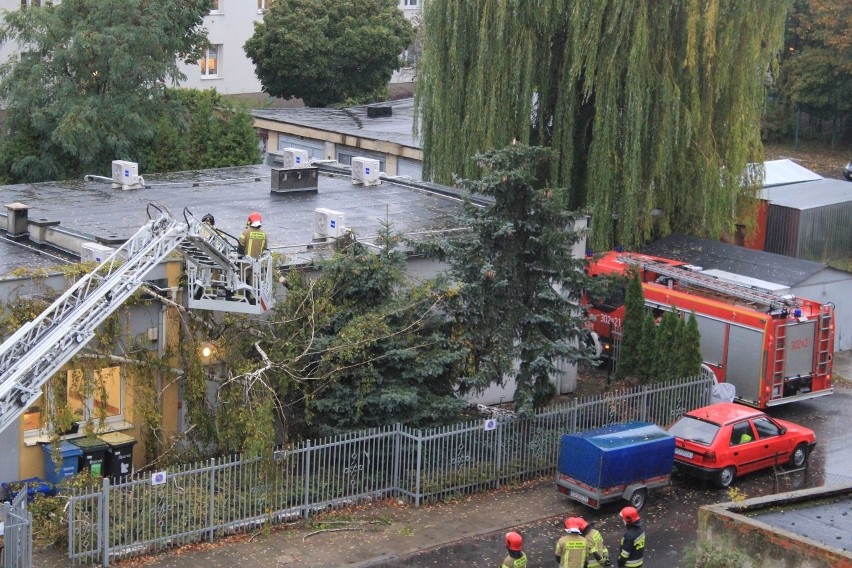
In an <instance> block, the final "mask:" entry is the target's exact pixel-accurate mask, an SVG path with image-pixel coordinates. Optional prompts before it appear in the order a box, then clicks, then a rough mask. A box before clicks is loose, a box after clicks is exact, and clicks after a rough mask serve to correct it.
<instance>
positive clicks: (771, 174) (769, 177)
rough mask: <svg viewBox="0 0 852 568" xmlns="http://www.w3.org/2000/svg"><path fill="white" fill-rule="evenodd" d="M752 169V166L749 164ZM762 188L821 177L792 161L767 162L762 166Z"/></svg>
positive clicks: (814, 179)
mask: <svg viewBox="0 0 852 568" xmlns="http://www.w3.org/2000/svg"><path fill="white" fill-rule="evenodd" d="M749 167H754V164H749ZM762 169H763V187H765V188H766V187H773V186H776V185H785V184H790V183H801V182H805V181H816V180H820V179H823V178H822V176H821V175H819V174H818V173H816V172H812V171H811V170H809V169H808V168H806V167H804V166H800V165H799V164H797V163H796V162H794V161H793V160H789V159H786V158H785V159H782V160H767V161H765V162H763V164H762Z"/></svg>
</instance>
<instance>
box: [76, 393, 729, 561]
mask: <svg viewBox="0 0 852 568" xmlns="http://www.w3.org/2000/svg"><path fill="white" fill-rule="evenodd" d="M712 385H713V381H712V379H710V378H708V377H696V378H690V379H683V380H677V381H669V382H666V383H657V384H654V385H653V386H640V387H635V388H632V389H626V390H620V391H614V392H612V393H607V394H604V395H601V396H596V397H588V398H582V399H577V400H574V401H572V402H570V403H567V404H562V405H558V406H554V407H551V408H548V409H546V410H544V411H542V412H539V413H537V414H536V415H534V416H532V417H529V418H524V419H499V420H474V421H469V422H465V423H462V424H457V425H453V426H446V427H441V428H432V429H425V430H418V429H412V428H406V427H404V426H401V425H399V424H397V425H394V426H389V427H385V428H377V429H371V430H364V431H360V432H355V433H350V434H344V435H340V436H334V437H330V438H326V439H322V440H319V441H306V442H304V443H301V444H298V445H295V446H294V447H292V448H287V449H280V450H277V451H276V452H275V453H274V456H273V459H272V460H268V459H267V460H262V459H260V458H257V457H244V456H232V457H227V458H220V459H212V460H210V461H207V462H202V463H197V464H194V465H191V466H186V467H183V468H178V469H175V470H173V471H168V472H159V473H153V474H146V475H145V476H144V477H142V478H139V479H134V480H129V481H125V482H123V483H118V484H115V485H113V484H111V483H110V481H109V480H108V479H104V481H103V487H102V488H101V490H99V491H96V492H90V493H74V494H72V495H71V496H70V498H69V504H68V530H69V538H68V557H69V558H70V559H71V560H72V561H74V562H75V563H78V562H101V563H102V564H103V565H104V566H108V565H109V562H110V561H111V560H117V559H121V558H128V557H132V556H137V555H142V554H150V553H153V552H156V551H159V550H163V549H166V548H170V547H174V546H180V545H183V544H187V543H190V542H197V541H202V540H209V541H212V540H213V539H215V538H216V537H218V536H223V535H227V534H232V533H234V532H239V531H246V530H250V529H253V528H256V527H259V526H262V525H263V524H266V523H275V522H281V521H285V520H295V519H298V518H307V517H309V516H311V515H313V514H316V513H319V512H323V511H326V510H330V509H334V508H342V507H347V506H351V505H356V504H359V503H363V502H366V501H372V500H381V499H384V498H386V497H397V498H404V499H407V500H409V501H410V502H412V503H414V504H415V506H419V505H420V503H422V502H424V501H433V500H437V499H442V498H446V497H448V496H453V495H458V494H461V493H472V492H477V491H484V490H488V489H493V488H496V487H500V486H502V485H505V484H509V483H515V482H518V481H523V480H526V479H531V478H535V477H540V476H542V475H545V474H555V469H556V462H557V457H558V452H559V444H560V440H561V436H562V434H565V433H569V432H575V431H579V430H586V429H590V428H596V427H600V426H604V425H607V424H613V423H619V422H626V421H630V420H644V421H648V422H654V423H657V424H660V425H663V426H665V425H668V424H669V423H671V422H672V421H674V420H675V419H677V418H678V417H680V416H681V415H682V414H683V413H684V412H686V411H688V410H690V409H693V408H697V407H700V406H704V405H706V404H709V402H710V395H711V390H712Z"/></svg>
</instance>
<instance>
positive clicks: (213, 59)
mask: <svg viewBox="0 0 852 568" xmlns="http://www.w3.org/2000/svg"><path fill="white" fill-rule="evenodd" d="M221 51H222V46H221V45H211V46H210V48H209V49H208V50H207V56H206V57H204V58H202V59H201V76H202V77H218V76H219V58H220V56H221Z"/></svg>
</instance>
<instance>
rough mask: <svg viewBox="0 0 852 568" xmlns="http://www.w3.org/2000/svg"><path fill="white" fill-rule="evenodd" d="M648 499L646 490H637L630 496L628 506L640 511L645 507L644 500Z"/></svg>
mask: <svg viewBox="0 0 852 568" xmlns="http://www.w3.org/2000/svg"><path fill="white" fill-rule="evenodd" d="M647 498H648V490H647V489H637V490H636V491H634V492H633V495H631V496H630V499H628V501H630V504H631V505H633V506H634V507H635V508H636V510H637V511H641V510H642V507H644V506H645V500H646V499H647Z"/></svg>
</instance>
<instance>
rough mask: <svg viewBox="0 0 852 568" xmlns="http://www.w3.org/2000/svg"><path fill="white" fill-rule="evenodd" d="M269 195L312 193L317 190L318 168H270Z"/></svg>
mask: <svg viewBox="0 0 852 568" xmlns="http://www.w3.org/2000/svg"><path fill="white" fill-rule="evenodd" d="M271 179H272V185H271V186H270V189H269V191H270V192H271V193H296V192H300V191H302V192H308V191H310V192H313V193H316V192H317V190H318V181H317V180H318V179H319V169H318V168H312V167H307V168H302V167H299V168H272V176H271Z"/></svg>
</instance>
